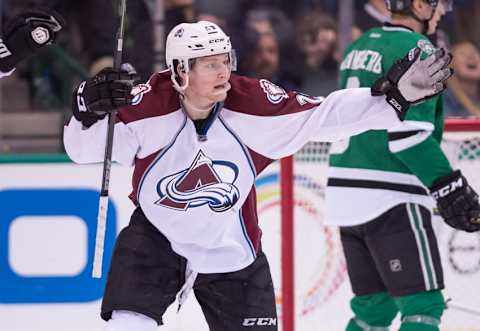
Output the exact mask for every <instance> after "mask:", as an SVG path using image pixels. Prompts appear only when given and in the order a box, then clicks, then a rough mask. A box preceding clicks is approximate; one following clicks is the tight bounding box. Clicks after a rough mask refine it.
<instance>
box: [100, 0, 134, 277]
mask: <svg viewBox="0 0 480 331" xmlns="http://www.w3.org/2000/svg"><path fill="white" fill-rule="evenodd" d="M126 12H127V0H120V23H119V26H118V30H117V43H116V47H115V50H114V57H113V67H114V69H117V70H118V69H120V66H121V65H122V53H123V34H124V30H125V16H126ZM115 118H116V110H115V109H114V110H112V112H111V113H110V114H109V115H108V129H107V139H106V144H105V157H104V159H103V175H102V187H101V190H100V199H99V202H98V216H97V233H96V237H95V253H94V256H93V270H92V277H93V278H101V277H102V264H103V246H104V241H105V229H106V225H107V211H108V190H109V187H110V170H111V168H112V150H113V136H114V131H115V130H114V129H115Z"/></svg>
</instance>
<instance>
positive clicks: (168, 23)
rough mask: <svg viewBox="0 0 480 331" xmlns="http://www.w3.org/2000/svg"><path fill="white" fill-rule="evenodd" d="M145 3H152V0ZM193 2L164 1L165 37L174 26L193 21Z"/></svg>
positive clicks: (187, 0) (192, 0) (193, 0)
mask: <svg viewBox="0 0 480 331" xmlns="http://www.w3.org/2000/svg"><path fill="white" fill-rule="evenodd" d="M137 1H138V0H137ZM146 1H148V2H152V0H146ZM153 2H155V1H153ZM194 2H195V0H165V37H166V34H167V32H168V31H170V30H171V29H172V28H173V27H174V26H175V25H177V24H179V23H182V22H185V23H191V22H193V21H194V20H195V9H194V7H193V4H194Z"/></svg>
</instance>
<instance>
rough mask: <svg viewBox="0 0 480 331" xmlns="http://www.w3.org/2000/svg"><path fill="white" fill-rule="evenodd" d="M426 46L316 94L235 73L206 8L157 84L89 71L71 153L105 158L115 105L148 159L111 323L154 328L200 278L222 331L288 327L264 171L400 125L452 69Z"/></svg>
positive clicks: (178, 33)
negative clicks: (261, 219) (316, 148)
mask: <svg viewBox="0 0 480 331" xmlns="http://www.w3.org/2000/svg"><path fill="white" fill-rule="evenodd" d="M419 56H420V50H419V49H414V50H412V51H411V52H409V54H408V55H407V56H406V57H405V58H404V59H403V60H402V61H401V62H399V63H398V64H397V65H396V66H394V67H393V68H392V70H390V71H389V72H388V73H387V74H386V76H385V78H384V80H383V84H378V86H379V87H378V89H377V90H375V91H373V90H371V89H370V88H363V89H351V90H340V91H337V92H334V93H332V94H330V95H329V96H328V97H326V98H320V97H310V96H307V95H304V94H302V93H297V92H288V91H285V90H284V89H283V88H281V87H279V86H276V85H274V84H272V83H271V82H269V81H267V80H265V79H260V80H257V79H250V78H247V77H242V76H238V75H235V74H232V70H233V69H234V67H235V62H236V59H235V54H234V52H233V50H232V46H231V44H230V40H229V37H228V36H227V35H225V33H224V32H223V31H222V30H221V29H220V28H219V27H218V26H217V25H215V24H213V23H210V22H206V21H202V22H198V23H192V24H180V25H178V26H176V27H174V28H173V29H172V31H170V33H169V35H168V37H167V44H166V60H167V64H168V68H169V70H167V71H164V72H160V73H155V74H153V75H152V76H151V78H150V80H149V81H148V82H147V83H146V84H140V85H137V86H135V87H133V90H132V85H133V83H134V80H135V74H133V73H128V72H125V71H115V70H113V69H104V70H103V71H102V72H100V73H99V74H98V75H96V76H94V77H93V78H91V79H88V80H87V81H85V82H83V83H82V84H80V86H79V87H78V89H77V90H76V91H75V92H74V100H73V118H72V119H71V121H70V122H69V124H68V126H67V127H66V128H65V132H64V144H65V149H66V151H67V153H68V155H69V156H70V157H71V159H72V160H73V161H75V162H77V163H93V162H101V161H102V160H103V157H104V150H105V137H106V131H107V126H108V123H107V122H108V119H107V118H106V114H107V113H108V112H110V111H111V110H112V109H114V108H119V110H118V113H117V121H116V124H115V136H114V143H113V159H114V160H116V161H117V162H119V163H121V164H125V165H130V166H132V165H133V166H134V167H135V168H134V173H133V178H132V187H133V192H132V194H131V196H130V198H131V200H132V202H133V203H134V204H135V206H136V207H137V208H136V210H135V212H134V213H133V215H132V218H131V221H130V224H129V225H128V226H127V227H126V228H125V229H123V230H122V231H121V233H120V235H119V237H118V239H117V242H116V246H115V250H114V253H113V258H112V261H111V266H110V272H109V275H108V280H107V285H106V289H105V293H104V297H103V302H102V310H101V317H102V318H103V319H105V320H106V321H108V323H107V330H109V331H124V330H129V331H132V330H135V331H153V330H155V329H156V327H157V325H160V324H162V315H163V314H164V312H165V310H166V309H167V307H168V306H170V305H171V304H172V303H173V302H174V301H175V298H176V295H177V293H180V294H181V295H180V300H183V299H184V294H185V293H187V291H188V290H189V288H193V290H194V293H195V296H196V298H197V300H198V302H199V303H200V306H201V307H202V310H203V313H204V315H205V318H206V320H207V323H208V325H209V327H210V330H215V331H225V330H229V331H235V330H252V331H255V330H258V331H261V330H265V331H271V330H277V328H278V326H277V315H276V309H275V297H274V291H273V285H272V279H271V275H270V269H269V266H268V262H267V259H266V257H265V255H264V254H263V252H262V249H261V243H260V238H261V230H260V228H259V227H258V219H257V211H256V195H255V185H254V183H255V178H256V177H257V176H258V175H259V174H260V173H261V171H262V170H263V169H264V168H265V167H266V166H267V165H268V164H270V163H271V162H273V161H274V160H277V159H279V158H282V157H285V156H288V155H291V154H293V153H295V152H296V151H297V150H299V149H300V148H301V147H302V146H303V145H304V144H305V143H306V142H308V141H311V140H317V141H334V140H338V139H342V138H345V137H347V136H350V135H354V134H358V133H361V132H364V131H366V130H368V129H372V128H375V129H381V128H388V127H391V126H393V125H396V124H398V123H399V121H400V120H399V118H403V116H404V113H405V112H406V111H407V108H408V106H409V104H410V103H412V102H419V101H421V100H423V99H425V98H428V97H430V96H432V95H434V94H436V93H439V92H440V91H441V90H443V88H444V81H445V80H446V79H447V78H448V77H449V76H450V74H451V72H450V69H448V63H449V61H450V58H449V56H448V55H447V54H445V52H442V51H439V52H436V53H435V54H434V55H432V56H430V57H427V58H426V59H425V60H420V58H419ZM372 94H375V95H377V96H372ZM383 95H386V96H387V98H385V96H383ZM387 101H388V102H387ZM391 105H393V107H392V106H391ZM352 107H354V108H355V110H356V111H351V108H352Z"/></svg>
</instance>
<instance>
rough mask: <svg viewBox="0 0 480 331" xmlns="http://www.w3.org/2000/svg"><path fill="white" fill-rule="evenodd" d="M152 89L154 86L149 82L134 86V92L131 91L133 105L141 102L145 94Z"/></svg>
mask: <svg viewBox="0 0 480 331" xmlns="http://www.w3.org/2000/svg"><path fill="white" fill-rule="evenodd" d="M151 90H152V86H151V85H150V84H149V83H148V82H147V83H144V84H138V85H135V86H134V87H133V88H132V92H131V94H132V95H133V99H132V106H136V105H138V104H139V103H140V102H142V99H143V95H144V94H146V93H148V92H150V91H151Z"/></svg>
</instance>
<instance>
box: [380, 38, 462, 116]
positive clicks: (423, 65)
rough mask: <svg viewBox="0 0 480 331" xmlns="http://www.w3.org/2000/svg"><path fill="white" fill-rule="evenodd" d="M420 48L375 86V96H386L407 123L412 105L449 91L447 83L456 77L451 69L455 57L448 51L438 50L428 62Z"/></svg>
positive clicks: (394, 67) (396, 64) (411, 51)
mask: <svg viewBox="0 0 480 331" xmlns="http://www.w3.org/2000/svg"><path fill="white" fill-rule="evenodd" d="M420 54H421V50H420V48H418V47H417V48H413V49H411V50H410V51H409V52H408V53H407V55H406V56H405V57H404V58H403V59H401V60H399V61H397V62H396V63H395V64H394V65H393V66H392V67H391V68H390V70H388V72H387V73H386V75H385V76H383V77H381V78H379V79H378V80H377V81H376V82H375V83H374V84H373V86H372V88H371V91H372V95H373V96H378V95H384V94H385V95H386V97H387V102H388V103H389V104H390V105H391V106H392V107H393V108H394V109H395V111H396V112H397V115H398V117H399V118H400V119H401V120H403V119H404V118H405V115H406V113H407V110H408V107H409V106H410V104H415V103H420V102H422V101H424V100H426V99H428V98H431V97H433V96H435V95H437V94H439V93H440V92H442V91H443V90H444V89H445V81H446V80H447V79H448V78H449V77H450V76H451V75H452V73H453V70H452V69H450V68H449V67H448V65H449V64H450V61H451V60H452V57H451V55H450V54H449V53H447V52H446V51H445V50H444V49H438V50H436V51H435V52H434V53H433V54H432V55H430V56H428V57H427V58H426V59H424V60H421V59H420Z"/></svg>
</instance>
